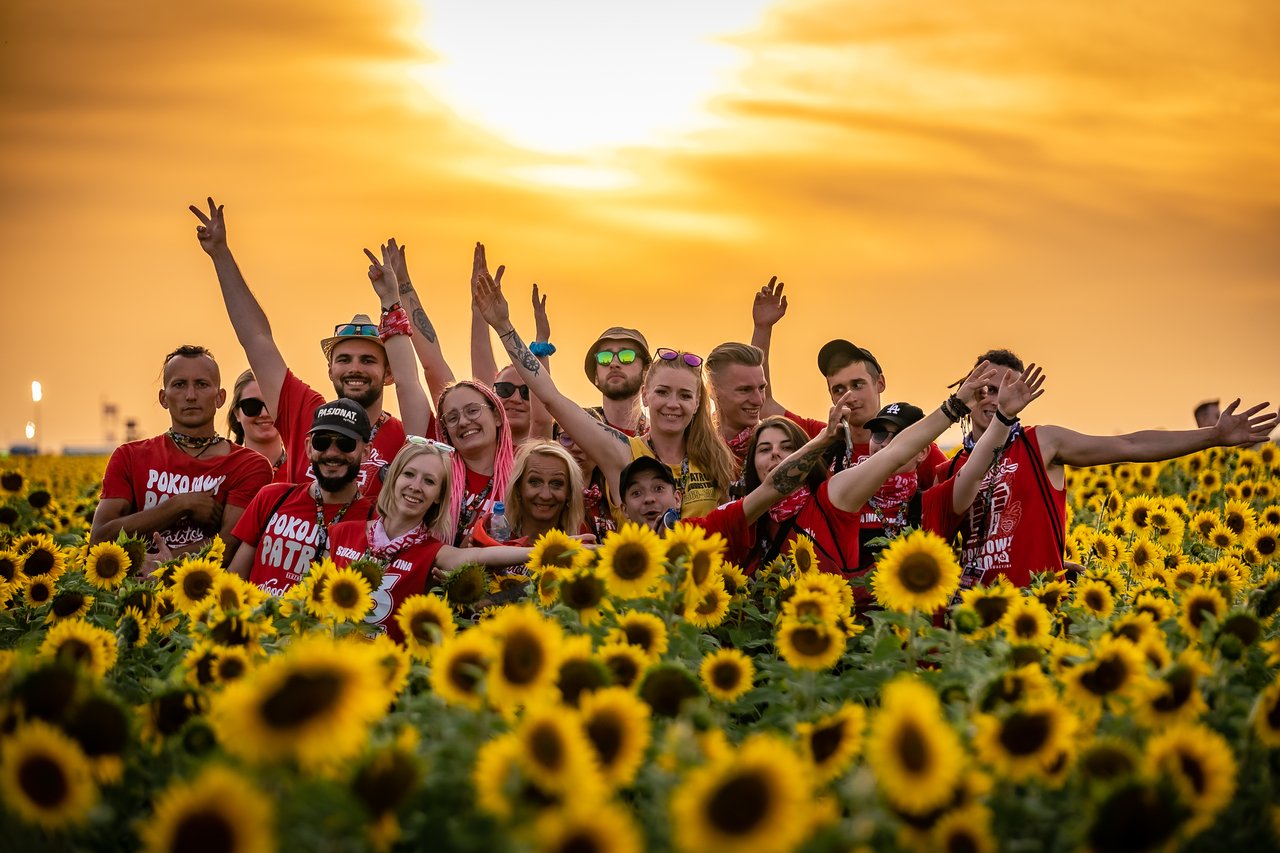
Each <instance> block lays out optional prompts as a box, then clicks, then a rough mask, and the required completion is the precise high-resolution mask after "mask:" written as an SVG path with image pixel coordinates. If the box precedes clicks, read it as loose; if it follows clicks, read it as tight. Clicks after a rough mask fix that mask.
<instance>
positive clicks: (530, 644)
mask: <svg viewBox="0 0 1280 853" xmlns="http://www.w3.org/2000/svg"><path fill="white" fill-rule="evenodd" d="M546 662H547V655H546V651H545V650H544V649H543V648H542V640H541V639H540V638H539V637H538V636H537V635H536V634H534V633H532V632H531V631H526V630H516V631H513V632H511V634H509V635H508V636H507V641H506V642H505V643H503V645H502V677H503V678H505V679H506V680H507V682H508V683H510V684H514V685H517V686H524V685H527V684H530V683H532V682H533V681H534V680H536V679H537V678H538V676H539V675H541V674H542V672H543V670H544V669H545V668H546Z"/></svg>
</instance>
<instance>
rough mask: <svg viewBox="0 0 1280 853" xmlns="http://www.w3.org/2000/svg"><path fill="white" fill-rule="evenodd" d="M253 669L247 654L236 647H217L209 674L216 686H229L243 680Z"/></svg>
mask: <svg viewBox="0 0 1280 853" xmlns="http://www.w3.org/2000/svg"><path fill="white" fill-rule="evenodd" d="M252 667H253V658H251V657H250V656H249V652H248V651H246V650H245V649H243V648H241V647H238V646H219V647H217V650H216V652H215V654H214V659H213V662H212V664H211V666H210V672H211V674H212V676H213V680H214V683H216V684H230V683H231V682H233V681H236V680H237V679H240V678H243V677H244V676H245V674H246V673H248V671H249V670H250V669H251V668H252Z"/></svg>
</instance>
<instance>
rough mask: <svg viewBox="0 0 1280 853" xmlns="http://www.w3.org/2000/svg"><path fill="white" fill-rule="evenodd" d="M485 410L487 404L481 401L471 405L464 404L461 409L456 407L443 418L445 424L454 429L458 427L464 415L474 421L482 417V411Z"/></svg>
mask: <svg viewBox="0 0 1280 853" xmlns="http://www.w3.org/2000/svg"><path fill="white" fill-rule="evenodd" d="M484 410H485V406H483V405H481V404H480V403H472V404H471V405H469V406H464V407H463V408H461V409H454V410H453V411H452V412H450V413H449V414H447V415H445V416H444V418H442V420H443V421H444V424H445V426H447V427H449V428H450V429H452V428H454V427H456V426H457V425H458V422H459V421H461V420H462V419H463V418H464V417H465V418H466V419H467V420H469V421H474V420H475V419H476V418H478V417H480V413H481V412H483V411H484Z"/></svg>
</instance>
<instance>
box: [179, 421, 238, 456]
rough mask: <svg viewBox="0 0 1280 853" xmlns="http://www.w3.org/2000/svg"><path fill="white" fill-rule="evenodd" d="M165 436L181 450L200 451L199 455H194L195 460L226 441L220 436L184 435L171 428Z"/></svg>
mask: <svg viewBox="0 0 1280 853" xmlns="http://www.w3.org/2000/svg"><path fill="white" fill-rule="evenodd" d="M167 435H168V436H169V438H170V439H171V440H172V441H173V443H174V444H176V445H178V446H179V447H181V448H182V449H183V450H198V451H200V452H199V453H196V454H194V458H196V459H199V458H200V457H201V456H204V452H205V451H206V450H208V449H209V448H210V447H213V446H214V445H215V444H218V443H219V442H222V441H226V439H225V438H223V437H222V436H220V435H210V436H198V435H186V434H185V433H181V432H178V431H176V430H175V429H174V428H173V427H169V432H168V433H167Z"/></svg>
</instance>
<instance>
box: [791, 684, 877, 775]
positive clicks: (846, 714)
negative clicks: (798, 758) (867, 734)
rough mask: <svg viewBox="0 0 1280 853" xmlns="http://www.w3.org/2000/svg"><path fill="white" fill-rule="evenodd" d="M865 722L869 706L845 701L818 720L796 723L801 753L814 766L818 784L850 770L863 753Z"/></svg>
mask: <svg viewBox="0 0 1280 853" xmlns="http://www.w3.org/2000/svg"><path fill="white" fill-rule="evenodd" d="M866 725H867V712H866V709H865V708H863V707H862V706H861V705H857V704H854V703H852V702H846V703H845V704H844V705H842V706H841V707H840V709H839V710H837V711H835V712H834V713H831V714H827V715H826V716H825V717H822V718H821V719H819V720H817V721H816V722H812V723H800V724H799V725H797V726H796V738H797V739H798V740H799V741H800V754H801V755H802V756H803V757H804V759H805V761H806V762H807V763H808V765H809V767H810V768H811V771H812V778H813V781H814V783H815V784H816V785H825V784H827V783H828V782H830V781H832V780H833V779H835V778H837V777H838V776H840V775H841V774H842V773H844V771H845V770H847V769H848V767H849V765H850V764H852V763H853V760H854V759H855V758H857V757H858V755H859V754H860V753H861V752H862V732H863V729H865V728H866Z"/></svg>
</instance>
